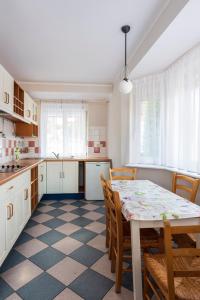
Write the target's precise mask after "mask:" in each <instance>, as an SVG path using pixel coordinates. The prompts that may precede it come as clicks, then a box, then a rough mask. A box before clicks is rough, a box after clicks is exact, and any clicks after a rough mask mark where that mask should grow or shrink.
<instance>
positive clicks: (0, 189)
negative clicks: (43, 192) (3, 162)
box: [0, 171, 31, 266]
mask: <svg viewBox="0 0 200 300" xmlns="http://www.w3.org/2000/svg"><path fill="white" fill-rule="evenodd" d="M30 216H31V198H30V171H27V172H24V173H23V174H21V175H19V176H18V177H16V178H15V179H12V180H10V181H9V182H7V183H5V184H3V185H2V186H0V266H1V264H2V263H3V261H4V259H5V257H6V256H7V254H8V253H9V251H10V250H11V248H12V247H13V245H14V243H15V241H16V240H17V238H18V236H19V235H20V233H21V231H22V229H23V228H24V226H25V224H26V223H27V221H28V219H29V218H30Z"/></svg>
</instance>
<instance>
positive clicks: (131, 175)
mask: <svg viewBox="0 0 200 300" xmlns="http://www.w3.org/2000/svg"><path fill="white" fill-rule="evenodd" d="M136 171H137V169H136V168H113V169H110V180H134V179H135V177H136ZM116 173H118V175H114V174H116ZM122 174H123V175H122Z"/></svg>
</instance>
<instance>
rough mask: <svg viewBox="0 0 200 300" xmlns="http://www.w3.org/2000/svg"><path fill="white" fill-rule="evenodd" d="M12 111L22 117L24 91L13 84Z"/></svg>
mask: <svg viewBox="0 0 200 300" xmlns="http://www.w3.org/2000/svg"><path fill="white" fill-rule="evenodd" d="M13 110H14V112H15V113H16V114H18V115H20V116H22V117H23V116H24V91H23V89H22V88H21V87H20V86H19V85H18V84H17V83H16V82H14V107H13Z"/></svg>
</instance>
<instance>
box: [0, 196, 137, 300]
mask: <svg viewBox="0 0 200 300" xmlns="http://www.w3.org/2000/svg"><path fill="white" fill-rule="evenodd" d="M114 280H115V275H114V274H112V273H111V272H110V262H109V260H108V255H107V249H106V248H105V216H104V206H103V202H102V201H92V202H91V201H90V202H87V201H84V200H62V201H56V200H55V201H54V200H49V201H47V200H45V201H41V202H40V204H39V205H38V208H37V210H36V211H35V212H34V213H33V215H32V217H31V219H30V220H29V222H28V223H27V225H26V227H25V229H24V231H23V232H22V234H21V235H20V237H19V238H18V240H17V242H16V244H15V246H14V247H13V249H12V251H11V252H10V254H9V256H8V257H7V259H6V260H5V262H4V264H3V265H2V267H1V268H0V300H3V299H7V300H20V299H24V300H51V299H56V300H81V299H85V300H101V299H104V300H120V299H121V300H125V299H126V300H129V299H133V293H132V278H131V273H127V274H124V276H123V288H122V293H121V294H116V293H115V291H114Z"/></svg>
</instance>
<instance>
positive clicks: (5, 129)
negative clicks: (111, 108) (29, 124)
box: [0, 117, 107, 163]
mask: <svg viewBox="0 0 200 300" xmlns="http://www.w3.org/2000/svg"><path fill="white" fill-rule="evenodd" d="M14 132H15V130H14V123H13V122H11V121H9V120H6V119H3V118H1V117H0V163H5V162H7V161H10V160H13V159H15V149H16V147H19V148H20V152H21V155H20V158H26V157H38V156H39V154H40V153H39V152H40V151H39V140H38V138H31V137H30V138H19V137H16V136H15V134H14ZM88 155H89V156H93V157H99V156H102V157H103V156H106V155H107V140H106V127H89V130H88Z"/></svg>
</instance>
